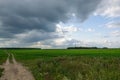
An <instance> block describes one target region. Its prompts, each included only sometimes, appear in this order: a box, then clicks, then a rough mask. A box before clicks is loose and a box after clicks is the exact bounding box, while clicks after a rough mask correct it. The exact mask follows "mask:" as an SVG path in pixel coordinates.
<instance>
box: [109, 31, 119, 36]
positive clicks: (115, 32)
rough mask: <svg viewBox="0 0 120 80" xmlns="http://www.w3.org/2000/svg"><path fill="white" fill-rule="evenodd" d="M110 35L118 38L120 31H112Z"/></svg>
mask: <svg viewBox="0 0 120 80" xmlns="http://www.w3.org/2000/svg"><path fill="white" fill-rule="evenodd" d="M111 35H112V36H115V37H120V30H116V31H113V32H112V33H111Z"/></svg>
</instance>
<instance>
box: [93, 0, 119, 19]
mask: <svg viewBox="0 0 120 80" xmlns="http://www.w3.org/2000/svg"><path fill="white" fill-rule="evenodd" d="M95 15H101V16H106V17H120V0H102V2H101V5H99V7H98V9H97V11H96V12H95Z"/></svg>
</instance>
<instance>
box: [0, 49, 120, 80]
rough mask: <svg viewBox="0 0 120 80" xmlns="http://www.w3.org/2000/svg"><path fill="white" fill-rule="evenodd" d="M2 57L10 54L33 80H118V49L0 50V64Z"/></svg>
mask: <svg viewBox="0 0 120 80" xmlns="http://www.w3.org/2000/svg"><path fill="white" fill-rule="evenodd" d="M6 53H12V54H14V56H15V59H16V60H17V61H18V62H20V63H21V64H23V65H24V66H25V67H27V68H28V69H29V70H30V71H31V72H32V74H33V76H34V77H35V80H120V49H70V50H67V49H51V50H49V49H48V50H47V49H43V50H30V49H20V50H19V49H10V50H7V51H5V50H0V64H2V63H3V62H5V60H6V58H7V54H6ZM2 71H3V70H2V69H1V70H0V73H1V72H2ZM0 75H1V74H0Z"/></svg>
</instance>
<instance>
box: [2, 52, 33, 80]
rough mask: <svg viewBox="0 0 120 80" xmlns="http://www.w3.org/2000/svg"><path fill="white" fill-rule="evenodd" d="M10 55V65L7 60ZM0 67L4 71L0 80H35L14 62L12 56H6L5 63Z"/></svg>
mask: <svg viewBox="0 0 120 80" xmlns="http://www.w3.org/2000/svg"><path fill="white" fill-rule="evenodd" d="M10 55H11V56H12V63H10V60H9V58H10ZM1 67H2V68H4V69H5V70H4V72H3V76H2V77H1V78H0V80H35V79H34V77H33V75H32V74H31V73H30V72H29V71H28V70H27V69H26V68H25V67H23V66H22V65H21V64H20V63H18V62H17V61H16V60H15V58H14V55H13V54H9V55H8V58H7V60H6V62H5V63H4V64H3V65H2V66H1Z"/></svg>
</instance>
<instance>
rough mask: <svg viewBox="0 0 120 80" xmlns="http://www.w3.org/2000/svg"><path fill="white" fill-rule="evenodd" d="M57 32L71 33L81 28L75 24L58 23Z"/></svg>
mask: <svg viewBox="0 0 120 80" xmlns="http://www.w3.org/2000/svg"><path fill="white" fill-rule="evenodd" d="M56 27H57V28H56V32H62V33H71V32H77V31H78V30H80V29H79V28H77V27H74V26H73V25H71V26H64V25H62V24H57V25H56Z"/></svg>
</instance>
